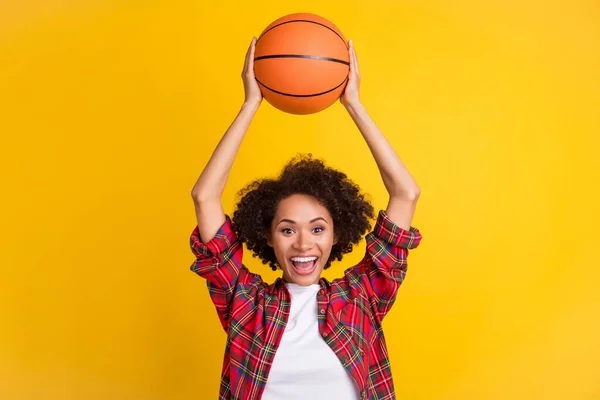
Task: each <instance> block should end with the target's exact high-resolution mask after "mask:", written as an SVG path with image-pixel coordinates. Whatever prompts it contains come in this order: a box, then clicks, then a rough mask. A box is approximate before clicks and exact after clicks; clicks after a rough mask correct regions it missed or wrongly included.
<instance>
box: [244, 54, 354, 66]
mask: <svg viewBox="0 0 600 400" xmlns="http://www.w3.org/2000/svg"><path fill="white" fill-rule="evenodd" d="M269 58H308V59H311V60H322V61H332V62H336V63H340V64H345V65H348V66H349V65H350V63H349V62H348V61H344V60H340V59H338V58H331V57H322V56H308V55H303V54H273V55H270V56H260V57H256V58H255V59H254V61H260V60H267V59H269Z"/></svg>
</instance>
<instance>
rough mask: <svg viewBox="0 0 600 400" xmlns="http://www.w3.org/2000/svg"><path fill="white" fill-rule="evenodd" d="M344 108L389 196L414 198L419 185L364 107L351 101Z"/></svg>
mask: <svg viewBox="0 0 600 400" xmlns="http://www.w3.org/2000/svg"><path fill="white" fill-rule="evenodd" d="M346 109H347V110H348V113H349V114H350V116H351V117H352V120H353V121H354V123H355V124H356V126H357V127H358V129H359V130H360V133H361V134H362V136H363V138H364V139H365V141H366V142H367V145H368V146H369V149H370V150H371V154H373V158H374V159H375V163H376V164H377V167H378V168H379V172H380V174H381V177H382V179H383V184H384V185H385V188H386V189H387V192H388V193H389V195H390V197H391V198H403V199H407V200H415V199H416V198H417V197H418V196H419V193H420V189H419V186H418V185H417V183H416V182H415V180H414V179H413V177H412V176H411V175H410V173H409V172H408V170H407V169H406V167H405V166H404V164H403V163H402V161H401V160H400V158H399V157H398V155H397V154H396V152H395V151H394V149H393V148H392V146H391V145H390V143H389V142H388V140H387V139H386V138H385V136H384V135H383V133H382V132H381V131H380V130H379V128H378V127H377V125H376V124H375V122H374V121H373V120H372V119H371V117H370V116H369V114H368V113H367V111H366V109H365V107H364V106H363V105H362V104H360V103H353V104H347V105H346Z"/></svg>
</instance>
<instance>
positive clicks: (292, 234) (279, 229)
mask: <svg viewBox="0 0 600 400" xmlns="http://www.w3.org/2000/svg"><path fill="white" fill-rule="evenodd" d="M335 243H336V241H335V240H334V230H333V220H332V219H331V215H330V214H329V211H328V210H327V208H325V207H324V206H322V205H321V204H319V202H318V201H317V199H315V198H314V197H312V196H308V195H303V194H295V195H292V196H290V197H288V198H286V199H283V200H281V201H280V202H279V204H278V206H277V211H276V212H275V217H274V218H273V222H272V224H271V231H270V236H269V242H268V244H269V246H271V247H272V248H273V250H274V252H275V257H277V262H278V264H279V265H280V266H281V269H282V270H283V280H284V281H286V282H288V283H296V284H298V285H303V286H307V285H312V284H315V283H318V282H319V279H320V277H321V272H322V271H323V267H324V266H325V264H327V261H328V259H329V255H330V254H331V247H332V246H333V245H334V244H335Z"/></svg>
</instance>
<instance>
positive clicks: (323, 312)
mask: <svg viewBox="0 0 600 400" xmlns="http://www.w3.org/2000/svg"><path fill="white" fill-rule="evenodd" d="M313 293H314V292H313ZM319 312H320V313H321V315H323V314H325V309H324V308H321V310H320V311H319Z"/></svg>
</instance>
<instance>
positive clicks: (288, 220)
mask: <svg viewBox="0 0 600 400" xmlns="http://www.w3.org/2000/svg"><path fill="white" fill-rule="evenodd" d="M318 220H321V221H323V222H325V223H326V224H327V225H329V223H328V222H327V221H326V220H325V218H323V217H317V218H313V219H311V220H310V223H311V224H312V223H313V222H315V221H318ZM282 222H289V223H290V224H295V223H296V221H292V220H291V219H286V218H284V219H282V220H281V221H279V222H278V223H277V225H279V224H280V223H282ZM277 225H276V226H277Z"/></svg>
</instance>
